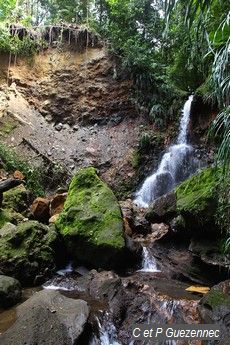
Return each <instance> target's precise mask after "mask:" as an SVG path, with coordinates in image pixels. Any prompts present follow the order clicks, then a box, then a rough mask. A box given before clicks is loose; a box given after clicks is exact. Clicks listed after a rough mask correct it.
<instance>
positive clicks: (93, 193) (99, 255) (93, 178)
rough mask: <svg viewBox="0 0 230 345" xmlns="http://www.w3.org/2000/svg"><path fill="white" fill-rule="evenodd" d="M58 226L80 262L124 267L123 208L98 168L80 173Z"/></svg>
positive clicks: (73, 254) (73, 183) (76, 177)
mask: <svg viewBox="0 0 230 345" xmlns="http://www.w3.org/2000/svg"><path fill="white" fill-rule="evenodd" d="M56 227H57V229H58V231H59V232H60V233H61V235H62V236H63V238H64V241H65V244H66V246H67V249H68V251H69V253H70V254H71V255H72V256H73V258H74V260H75V261H77V262H78V263H79V262H81V263H83V264H86V265H91V266H94V267H116V266H119V265H121V266H122V264H123V265H124V262H122V261H123V254H124V253H125V240H124V234H123V221H122V216H121V211H120V207H119V204H118V202H117V200H116V197H115V195H114V194H113V192H112V191H111V189H110V188H109V187H108V186H107V185H106V184H105V183H104V182H103V181H102V180H101V179H100V178H99V177H98V176H97V174H96V170H95V169H94V168H91V167H90V168H85V169H81V170H79V171H78V172H77V173H76V175H75V177H74V178H73V180H72V182H71V184H70V187H69V192H68V197H67V199H66V202H65V206H64V210H63V212H62V213H61V214H60V216H59V218H58V220H57V222H56Z"/></svg>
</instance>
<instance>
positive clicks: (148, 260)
mask: <svg viewBox="0 0 230 345" xmlns="http://www.w3.org/2000/svg"><path fill="white" fill-rule="evenodd" d="M142 255H143V258H142V269H141V270H140V272H160V270H158V269H157V263H156V260H155V258H154V256H152V255H151V253H150V252H149V250H148V249H147V248H146V247H143V254H142Z"/></svg>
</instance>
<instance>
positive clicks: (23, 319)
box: [1, 290, 89, 345]
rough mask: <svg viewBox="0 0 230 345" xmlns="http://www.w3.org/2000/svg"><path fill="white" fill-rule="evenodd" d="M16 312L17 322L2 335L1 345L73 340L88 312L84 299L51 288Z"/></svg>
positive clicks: (66, 343) (68, 342)
mask: <svg viewBox="0 0 230 345" xmlns="http://www.w3.org/2000/svg"><path fill="white" fill-rule="evenodd" d="M16 312H17V317H18V318H17V320H16V322H15V323H14V324H13V326H11V327H10V328H9V329H8V330H7V331H6V332H5V333H4V334H3V335H2V336H1V344H2V345H12V344H14V345H22V344H30V345H42V344H50V345H51V344H58V345H73V344H76V342H77V340H78V338H79V337H80V335H81V334H82V332H83V330H84V327H85V325H86V323H87V319H88V316H89V308H88V306H87V303H86V302H85V301H83V300H75V299H71V298H67V297H65V296H63V295H61V294H60V292H58V291H50V290H44V291H41V292H38V293H36V294H35V295H34V296H33V297H31V298H30V299H28V300H27V301H26V302H25V303H23V304H21V305H20V306H19V307H17V310H16Z"/></svg>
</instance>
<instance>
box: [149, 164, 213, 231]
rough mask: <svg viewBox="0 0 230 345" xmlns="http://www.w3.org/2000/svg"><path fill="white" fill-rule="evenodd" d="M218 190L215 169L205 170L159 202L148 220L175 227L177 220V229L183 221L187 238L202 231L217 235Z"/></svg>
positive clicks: (183, 229) (161, 198)
mask: <svg viewBox="0 0 230 345" xmlns="http://www.w3.org/2000/svg"><path fill="white" fill-rule="evenodd" d="M217 187H218V170H217V169H216V168H212V167H209V168H206V169H203V170H202V171H200V172H199V173H197V174H195V175H193V176H192V177H190V178H188V179H187V180H186V181H184V182H182V183H181V184H180V185H178V186H177V187H176V188H175V190H174V191H172V192H170V193H169V194H167V195H164V196H162V197H160V198H159V199H157V200H156V201H155V202H154V203H153V205H152V206H151V208H150V210H149V211H148V212H147V215H146V218H147V219H148V220H149V221H154V222H155V221H159V220H160V221H163V222H166V223H169V224H170V225H171V226H172V227H173V225H174V222H175V220H176V224H177V225H178V221H180V224H179V225H180V231H179V233H180V234H181V233H182V232H183V231H186V232H187V234H189V233H198V232H199V231H200V230H202V231H204V232H206V231H208V232H209V233H210V232H213V233H215V232H218V231H219V230H218V228H217V226H216V224H215V215H216V212H217V207H218V193H217ZM178 217H179V218H178ZM173 219H174V221H173ZM182 220H183V222H182ZM199 235H200V233H199Z"/></svg>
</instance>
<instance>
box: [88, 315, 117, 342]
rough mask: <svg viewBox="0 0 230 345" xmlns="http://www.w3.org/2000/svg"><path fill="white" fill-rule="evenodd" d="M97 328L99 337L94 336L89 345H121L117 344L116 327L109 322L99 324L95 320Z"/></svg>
mask: <svg viewBox="0 0 230 345" xmlns="http://www.w3.org/2000/svg"><path fill="white" fill-rule="evenodd" d="M97 323H98V328H99V337H96V336H94V337H93V339H92V340H91V341H90V345H121V343H118V342H117V331H116V327H115V326H114V325H113V324H112V323H111V322H107V323H106V322H104V324H101V322H100V321H99V319H97Z"/></svg>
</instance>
